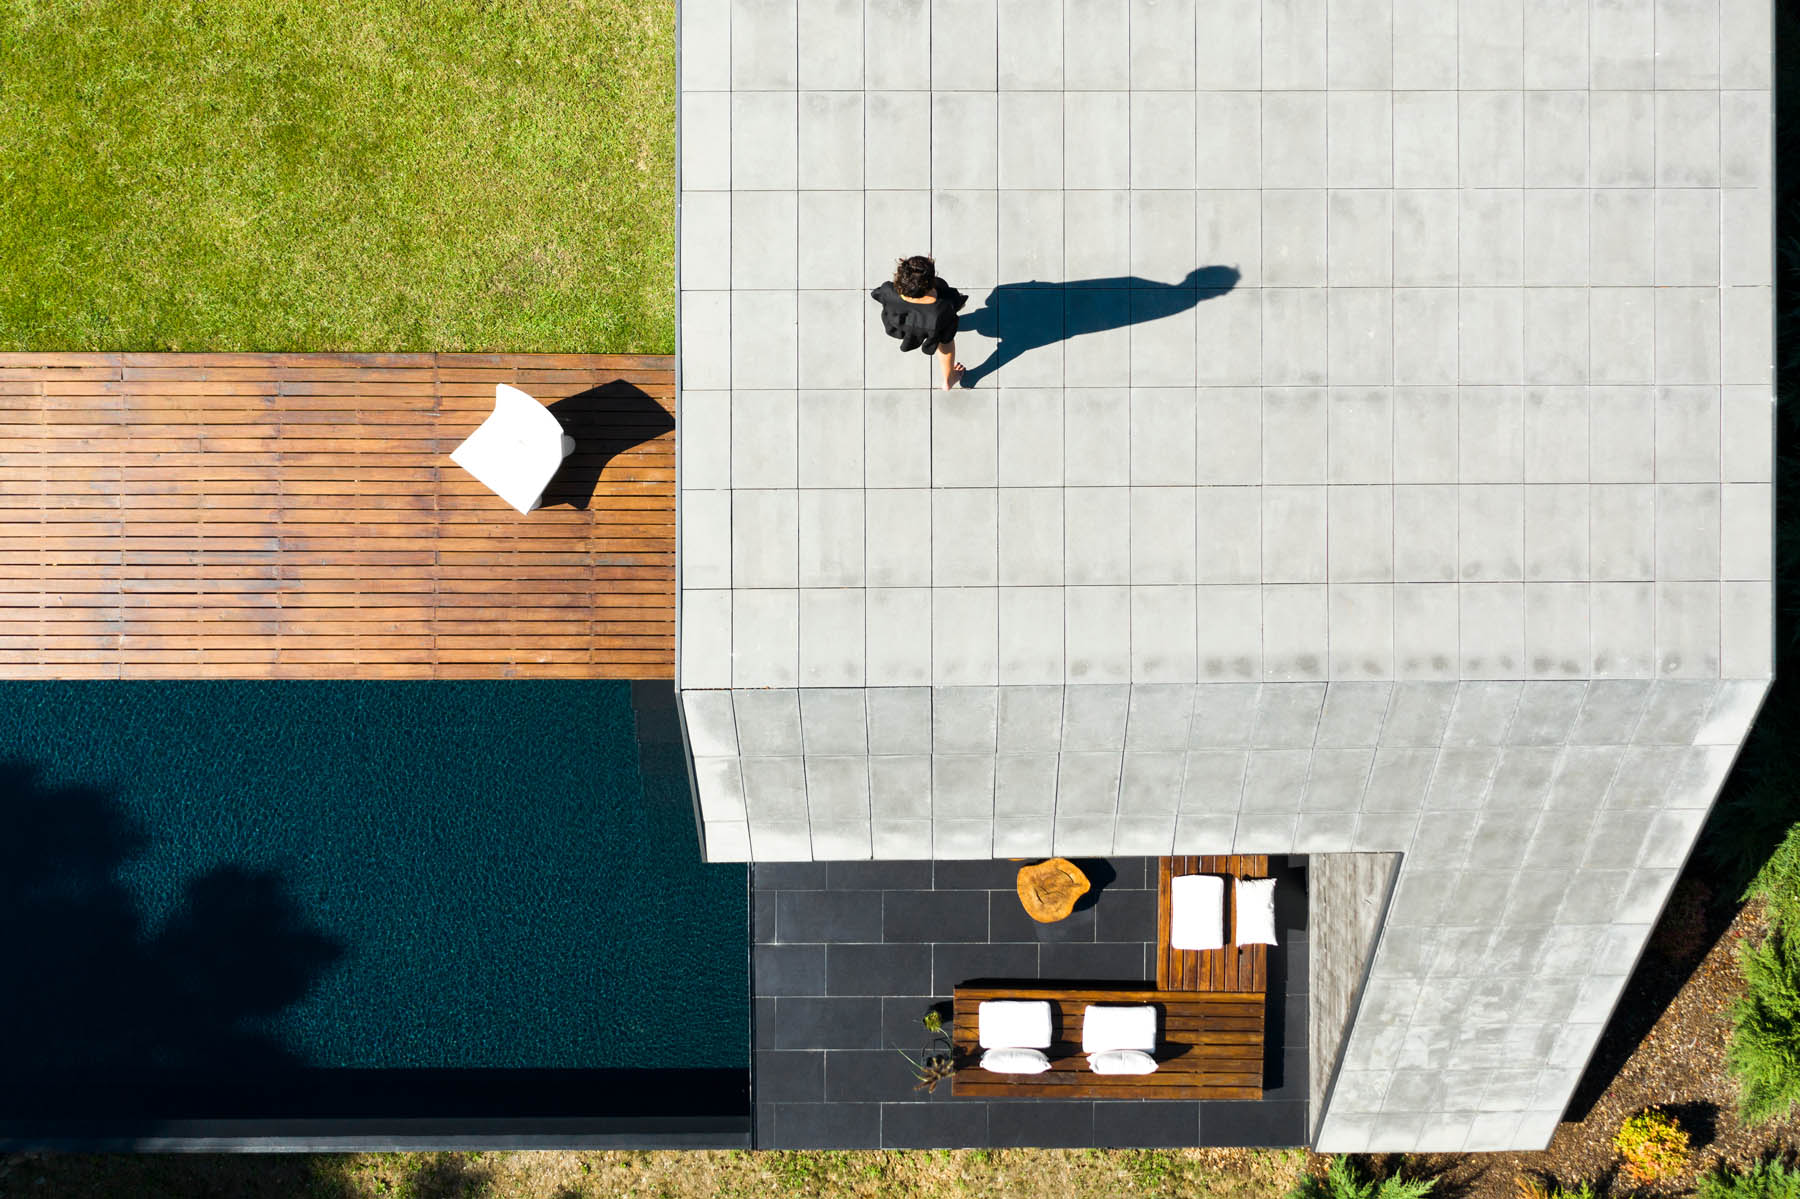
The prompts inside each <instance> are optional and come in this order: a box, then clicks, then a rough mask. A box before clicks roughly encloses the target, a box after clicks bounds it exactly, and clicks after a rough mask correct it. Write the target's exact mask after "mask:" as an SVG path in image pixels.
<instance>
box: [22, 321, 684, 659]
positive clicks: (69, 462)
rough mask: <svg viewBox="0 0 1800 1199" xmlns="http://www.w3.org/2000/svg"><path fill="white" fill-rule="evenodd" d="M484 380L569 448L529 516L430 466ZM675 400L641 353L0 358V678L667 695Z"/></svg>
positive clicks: (477, 414) (662, 370)
mask: <svg viewBox="0 0 1800 1199" xmlns="http://www.w3.org/2000/svg"><path fill="white" fill-rule="evenodd" d="M496 383H512V384H515V385H517V386H521V387H523V388H524V389H525V390H526V391H528V392H530V393H531V394H532V395H534V396H536V397H537V398H538V399H540V400H542V401H543V402H545V403H546V404H557V403H558V402H559V401H567V402H566V403H564V404H563V405H562V407H561V408H560V409H559V416H561V417H562V418H563V419H564V422H565V424H567V425H568V426H569V428H570V432H571V433H572V434H574V436H575V438H576V441H577V446H578V448H577V450H576V453H575V455H574V456H573V457H572V458H570V459H569V460H568V462H567V463H566V464H565V468H564V471H563V473H562V474H560V475H559V476H558V477H557V479H556V480H555V481H554V482H553V483H552V484H551V486H550V490H549V493H548V495H547V496H546V504H547V505H548V506H547V507H545V508H542V509H540V510H539V511H537V512H534V513H532V514H531V515H530V516H528V517H521V516H520V515H519V514H518V513H516V512H514V511H513V510H512V509H510V508H508V507H507V506H506V505H505V504H504V503H502V502H501V500H500V499H499V498H498V497H496V496H494V495H492V494H491V493H489V492H488V491H487V490H486V489H485V488H483V487H482V486H481V485H480V484H478V483H476V482H475V481H474V480H473V479H471V478H469V477H468V476H467V475H465V474H464V473H463V472H462V471H461V470H459V469H458V468H457V467H456V466H455V465H454V464H452V463H451V462H450V461H449V459H448V454H449V452H450V450H451V449H453V448H454V447H455V446H456V445H457V444H459V443H460V442H461V441H462V439H463V438H464V437H466V436H468V434H469V433H470V432H472V431H473V430H474V429H475V427H476V426H477V425H478V424H480V422H481V421H482V420H483V419H485V417H486V415H487V413H488V411H489V410H490V409H491V407H492V403H493V387H494V385H495V384H496ZM674 395H675V376H674V361H673V359H671V358H668V357H661V356H655V355H641V354H615V355H584V354H555V355H542V354H540V355H532V354H517V355H508V354H441V355H440V354H116V353H115V354H66V353H59V354H19V353H4V354H0V430H3V431H4V433H5V436H4V438H0V677H4V678H21V679H22V678H39V679H42V678H357V679H379V678H396V679H398V678H459V679H467V678H608V679H628V678H669V677H672V675H673V674H674V635H675V522H674V513H675V486H674V468H675V457H674V451H675V434H674V431H673V428H672V425H673V416H674V410H675V399H674ZM577 504H580V505H582V506H577Z"/></svg>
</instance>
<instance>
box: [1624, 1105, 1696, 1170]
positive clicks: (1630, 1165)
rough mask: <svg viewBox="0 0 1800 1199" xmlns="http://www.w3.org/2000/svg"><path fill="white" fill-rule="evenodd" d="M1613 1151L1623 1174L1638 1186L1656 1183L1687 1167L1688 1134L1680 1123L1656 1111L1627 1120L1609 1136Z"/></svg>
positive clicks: (1663, 1112)
mask: <svg viewBox="0 0 1800 1199" xmlns="http://www.w3.org/2000/svg"><path fill="white" fill-rule="evenodd" d="M1613 1148H1614V1149H1617V1150H1618V1151H1619V1156H1620V1157H1622V1158H1624V1159H1625V1172H1626V1173H1627V1174H1629V1175H1631V1177H1632V1178H1633V1179H1635V1180H1636V1181H1638V1182H1656V1181H1657V1180H1659V1179H1663V1178H1667V1177H1669V1175H1671V1174H1674V1173H1677V1172H1678V1171H1680V1169H1681V1168H1682V1167H1683V1166H1685V1165H1687V1159H1688V1134H1687V1130H1686V1129H1685V1128H1683V1127H1682V1126H1681V1122H1680V1121H1679V1120H1677V1119H1676V1118H1675V1117H1674V1116H1671V1115H1670V1114H1669V1113H1668V1112H1665V1111H1663V1110H1662V1109H1661V1108H1658V1107H1649V1108H1645V1109H1644V1110H1643V1111H1641V1112H1639V1113H1638V1114H1637V1115H1635V1116H1627V1117H1626V1118H1625V1122H1624V1123H1623V1124H1620V1125H1619V1131H1618V1132H1616V1133H1614V1134H1613Z"/></svg>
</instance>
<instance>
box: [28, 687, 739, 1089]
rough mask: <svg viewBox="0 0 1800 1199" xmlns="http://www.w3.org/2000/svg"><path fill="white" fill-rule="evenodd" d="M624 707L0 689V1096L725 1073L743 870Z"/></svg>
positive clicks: (605, 701)
mask: <svg viewBox="0 0 1800 1199" xmlns="http://www.w3.org/2000/svg"><path fill="white" fill-rule="evenodd" d="M638 687H639V688H640V691H639V696H640V699H639V703H638V704H637V705H636V706H635V709H634V703H633V694H634V692H633V685H631V684H623V683H604V682H541V683H540V682H510V681H509V682H495V683H438V682H433V683H373V682H371V683H296V682H270V683H239V682H229V683H198V682H184V683H119V682H83V683H9V684H0V935H4V945H5V949H4V952H5V953H6V955H7V957H8V959H10V969H9V970H8V974H9V976H10V978H9V983H8V985H7V986H6V987H4V988H0V1092H9V1093H10V1094H12V1095H14V1096H19V1095H21V1094H28V1093H30V1092H31V1091H32V1090H33V1089H34V1088H36V1089H37V1090H38V1091H39V1092H40V1093H52V1092H57V1093H60V1092H61V1091H68V1092H70V1093H71V1096H73V1095H74V1094H75V1093H76V1092H80V1091H86V1092H87V1093H88V1100H87V1102H91V1103H92V1104H93V1105H94V1106H96V1107H97V1108H105V1107H106V1106H107V1104H108V1103H110V1102H113V1099H111V1098H108V1097H107V1096H104V1095H95V1094H94V1093H93V1092H94V1091H95V1090H96V1089H101V1090H113V1089H119V1090H123V1091H131V1090H133V1089H137V1090H144V1091H154V1090H155V1089H156V1088H157V1087H158V1086H161V1085H163V1084H166V1083H169V1082H170V1080H175V1081H176V1082H178V1083H179V1085H180V1087H182V1088H185V1090H182V1092H181V1093H182V1095H183V1096H184V1098H183V1099H182V1101H181V1102H182V1103H184V1104H186V1105H187V1106H188V1107H190V1108H194V1109H195V1110H203V1109H207V1108H208V1105H209V1104H210V1105H211V1107H212V1108H213V1109H217V1110H220V1111H227V1110H229V1111H237V1110H238V1108H239V1107H241V1106H242V1104H240V1103H239V1102H238V1101H237V1100H234V1099H232V1098H231V1095H232V1094H233V1088H234V1087H235V1088H239V1089H242V1088H244V1087H250V1089H251V1090H255V1089H256V1088H257V1087H262V1088H263V1089H264V1090H266V1089H267V1086H268V1080H270V1079H276V1080H281V1079H286V1080H287V1082H286V1083H284V1084H282V1085H284V1086H286V1087H287V1088H288V1090H289V1091H292V1090H294V1089H295V1087H299V1089H300V1090H304V1089H305V1086H303V1085H301V1084H300V1083H297V1082H295V1080H297V1079H298V1080H304V1079H307V1078H311V1079H314V1080H317V1079H320V1078H338V1079H340V1080H342V1079H361V1080H363V1082H364V1084H366V1085H361V1086H360V1087H359V1088H351V1090H352V1091H353V1092H354V1091H357V1090H358V1089H360V1090H364V1091H380V1090H381V1089H382V1087H383V1086H386V1085H387V1083H386V1082H384V1081H383V1080H384V1079H391V1078H394V1077H410V1078H415V1079H433V1078H436V1079H440V1080H441V1079H443V1078H452V1077H455V1078H460V1079H461V1080H462V1085H464V1089H465V1090H467V1089H468V1087H467V1085H466V1084H467V1083H468V1082H469V1079H470V1078H471V1077H476V1078H479V1077H482V1076H483V1074H482V1072H491V1076H492V1077H494V1078H507V1077H511V1078H515V1079H516V1078H522V1077H539V1078H553V1077H557V1076H560V1077H566V1078H574V1077H579V1076H580V1075H579V1072H582V1071H607V1070H681V1069H689V1070H709V1069H711V1070H718V1069H725V1070H731V1069H735V1070H742V1069H744V1068H745V1067H746V1065H747V1061H748V1056H749V1052H748V1046H747V1032H746V1026H747V1005H748V1002H749V1001H748V981H747V970H746V940H747V938H746V896H745V891H746V888H745V872H744V869H743V868H742V867H741V866H740V867H730V866H708V865H705V864H703V863H702V862H701V861H700V859H699V852H698V848H697V845H696V839H695V834H694V824H693V816H692V808H691V805H690V802H689V799H688V791H687V783H686V776H685V773H684V771H683V767H682V760H681V755H680V751H679V747H678V746H677V744H676V743H675V740H674V733H673V729H672V725H670V724H669V723H668V721H667V720H666V719H665V717H666V712H665V713H663V714H661V715H656V714H652V715H649V716H646V715H645V711H644V709H645V707H646V705H645V702H644V701H643V698H642V697H643V696H645V695H650V694H654V692H653V691H650V690H644V689H643V685H638ZM640 724H642V725H644V736H643V738H642V739H641V743H640V737H639V736H638V727H639V725H640ZM651 726H655V727H651ZM408 1072H412V1073H408ZM431 1072H439V1073H436V1074H434V1073H431ZM508 1072H512V1073H510V1074H509V1073H508ZM534 1072H535V1073H534ZM8 1076H10V1078H11V1081H10V1082H7V1081H6V1080H7V1078H8ZM71 1080H78V1082H79V1085H76V1082H74V1081H71ZM249 1080H258V1081H256V1082H255V1083H254V1085H252V1083H251V1082H250V1081H249ZM208 1087H211V1088H212V1091H211V1092H208V1091H207V1088H208ZM278 1089H279V1088H278ZM339 1090H340V1091H341V1090H343V1088H342V1087H340V1088H339ZM209 1093H210V1094H212V1095H213V1096H214V1097H213V1098H211V1099H207V1098H205V1097H204V1096H205V1095H206V1094H209ZM196 1095H199V1096H202V1097H201V1098H198V1099H197V1098H195V1096H196ZM68 1101H69V1102H75V1103H79V1102H81V1100H79V1099H77V1098H73V1097H71V1098H69V1100H68ZM119 1102H127V1101H124V1100H120V1101H119ZM147 1102H148V1101H147ZM243 1102H244V1103H248V1105H249V1106H250V1107H254V1106H255V1101H254V1100H245V1101H243ZM128 1105H129V1104H128ZM0 1106H4V1105H0ZM52 1106H54V1104H53V1105H52ZM300 1106H301V1108H304V1107H305V1105H304V1104H301V1105H300ZM295 1110H299V1109H295ZM4 1114H5V1113H4V1111H0V1116H3V1115H4ZM240 1114H242V1113H240ZM251 1114H253V1113H251Z"/></svg>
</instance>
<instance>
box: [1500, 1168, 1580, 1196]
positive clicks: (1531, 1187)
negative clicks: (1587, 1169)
mask: <svg viewBox="0 0 1800 1199" xmlns="http://www.w3.org/2000/svg"><path fill="white" fill-rule="evenodd" d="M1514 1185H1515V1186H1516V1187H1517V1188H1518V1192H1519V1199H1595V1196H1594V1185H1593V1184H1592V1183H1590V1182H1577V1183H1572V1184H1570V1185H1569V1186H1564V1185H1563V1184H1562V1183H1560V1182H1558V1181H1556V1179H1554V1178H1549V1177H1541V1176H1539V1175H1536V1174H1522V1175H1520V1176H1519V1178H1518V1180H1517V1181H1516V1182H1515V1184H1514Z"/></svg>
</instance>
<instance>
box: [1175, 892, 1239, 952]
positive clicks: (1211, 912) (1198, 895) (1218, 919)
mask: <svg viewBox="0 0 1800 1199" xmlns="http://www.w3.org/2000/svg"><path fill="white" fill-rule="evenodd" d="M1169 944H1171V945H1173V946H1174V947H1175V948H1176V949H1222V948H1224V946H1225V880H1224V879H1222V878H1220V877H1219V876H1218V875H1216V874H1179V875H1176V876H1175V877H1174V878H1172V879H1170V880H1169Z"/></svg>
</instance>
